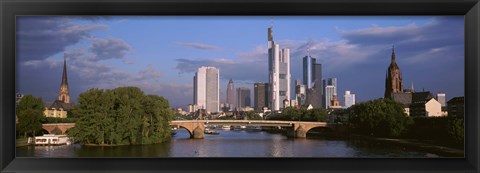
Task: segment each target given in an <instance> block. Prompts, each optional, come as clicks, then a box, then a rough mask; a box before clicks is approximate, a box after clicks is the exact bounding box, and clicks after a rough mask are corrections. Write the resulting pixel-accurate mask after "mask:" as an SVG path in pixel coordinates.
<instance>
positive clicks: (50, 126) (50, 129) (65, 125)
mask: <svg viewBox="0 0 480 173" xmlns="http://www.w3.org/2000/svg"><path fill="white" fill-rule="evenodd" d="M72 127H75V123H55V124H42V128H43V129H45V130H46V131H47V132H48V133H49V134H54V131H53V130H54V129H55V128H58V129H60V131H62V134H65V132H66V131H67V130H68V129H70V128H72Z"/></svg>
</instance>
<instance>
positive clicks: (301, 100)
mask: <svg viewBox="0 0 480 173" xmlns="http://www.w3.org/2000/svg"><path fill="white" fill-rule="evenodd" d="M306 94H307V90H306V88H305V85H303V84H302V83H301V82H300V80H295V100H296V103H297V104H298V105H300V106H303V105H304V104H305V100H306V99H307V95H306Z"/></svg>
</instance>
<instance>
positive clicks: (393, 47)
mask: <svg viewBox="0 0 480 173" xmlns="http://www.w3.org/2000/svg"><path fill="white" fill-rule="evenodd" d="M394 63H396V62H395V46H394V45H392V64H394Z"/></svg>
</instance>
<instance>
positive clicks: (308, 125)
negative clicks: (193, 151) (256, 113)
mask: <svg viewBox="0 0 480 173" xmlns="http://www.w3.org/2000/svg"><path fill="white" fill-rule="evenodd" d="M170 125H171V126H173V127H177V128H185V129H186V130H187V131H188V133H190V137H191V138H199V139H201V138H203V136H204V135H203V131H204V129H205V125H227V126H232V125H233V126H262V127H266V126H271V127H278V126H280V127H291V128H292V129H293V131H292V132H293V136H294V137H296V138H305V137H306V136H307V132H308V131H309V130H310V129H312V128H315V127H326V128H331V129H335V128H336V124H332V123H326V122H306V121H270V120H179V121H171V122H170Z"/></svg>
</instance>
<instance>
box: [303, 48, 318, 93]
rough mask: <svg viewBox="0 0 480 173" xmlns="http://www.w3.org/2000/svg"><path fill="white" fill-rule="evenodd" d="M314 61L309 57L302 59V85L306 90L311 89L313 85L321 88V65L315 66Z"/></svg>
mask: <svg viewBox="0 0 480 173" xmlns="http://www.w3.org/2000/svg"><path fill="white" fill-rule="evenodd" d="M316 61H317V60H316V59H315V58H313V57H311V56H305V57H303V84H304V85H305V86H307V89H310V88H312V87H313V86H314V85H317V87H319V88H322V87H321V86H320V85H321V82H322V64H317V63H316ZM316 81H318V82H316ZM315 82H316V83H315Z"/></svg>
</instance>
